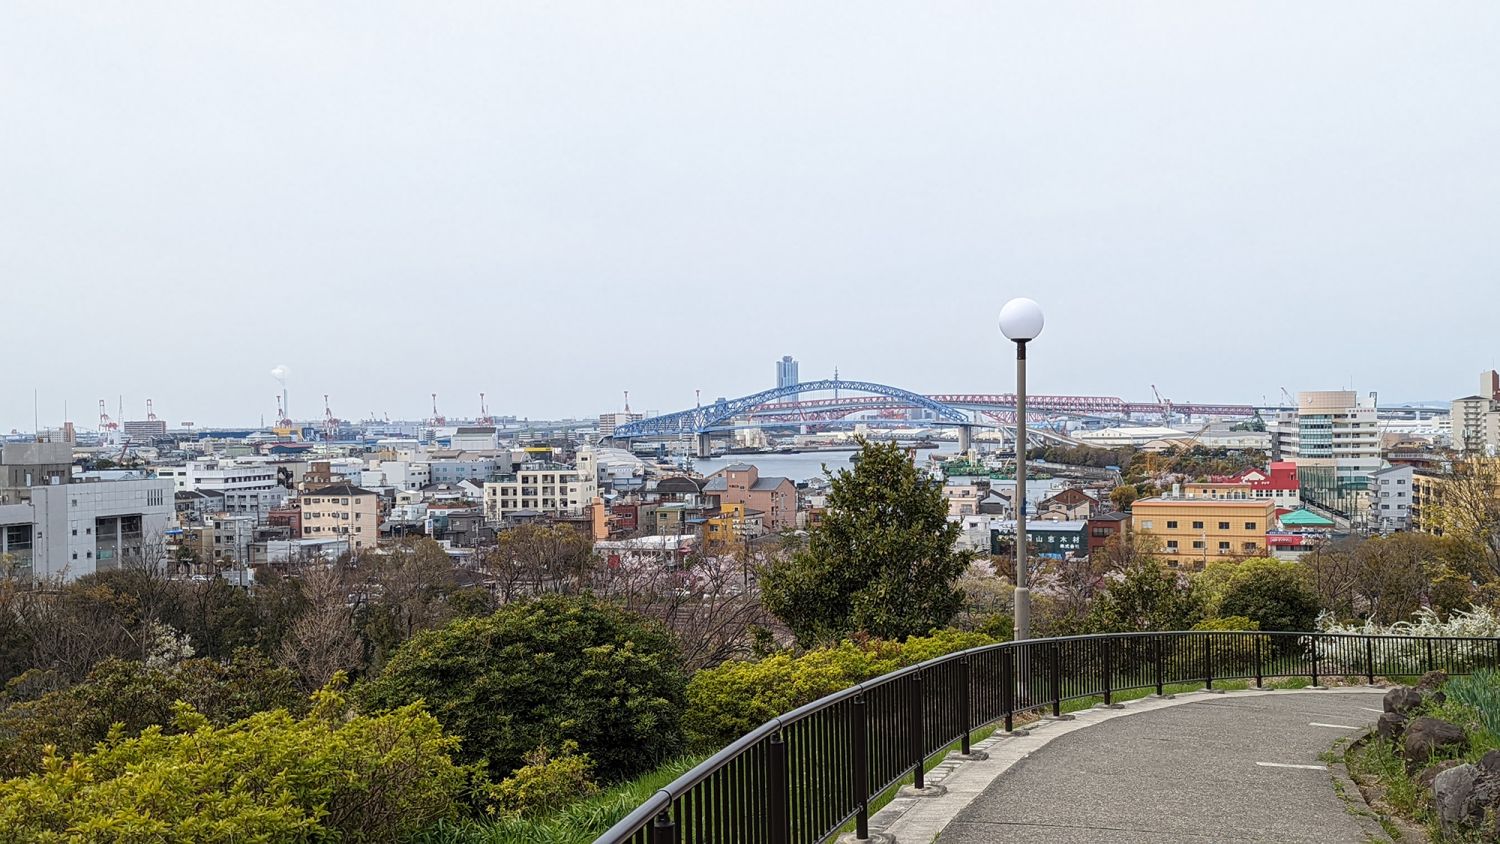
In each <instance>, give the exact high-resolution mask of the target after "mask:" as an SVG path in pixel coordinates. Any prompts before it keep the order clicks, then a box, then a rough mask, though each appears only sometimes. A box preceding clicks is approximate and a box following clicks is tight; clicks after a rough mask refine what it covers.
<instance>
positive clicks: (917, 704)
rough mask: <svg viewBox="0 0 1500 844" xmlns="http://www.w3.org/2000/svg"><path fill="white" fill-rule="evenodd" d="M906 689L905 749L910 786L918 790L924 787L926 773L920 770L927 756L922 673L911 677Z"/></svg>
mask: <svg viewBox="0 0 1500 844" xmlns="http://www.w3.org/2000/svg"><path fill="white" fill-rule="evenodd" d="M908 687H909V688H910V689H911V692H910V694H909V695H907V701H906V715H907V719H908V720H907V727H906V728H907V730H909V731H910V740H909V741H908V742H907V748H908V752H909V754H910V756H911V761H912V780H911V784H912V785H913V786H915V787H916V788H919V789H920V788H924V787H926V782H925V779H926V773H927V772H926V771H924V770H922V761H923V759H924V757H926V755H927V754H926V752H925V747H924V745H925V744H926V742H924V741H923V738H924V736H923V735H922V732H923V730H922V672H920V671H918V672H917V673H915V674H913V675H911V682H910V683H909V684H908Z"/></svg>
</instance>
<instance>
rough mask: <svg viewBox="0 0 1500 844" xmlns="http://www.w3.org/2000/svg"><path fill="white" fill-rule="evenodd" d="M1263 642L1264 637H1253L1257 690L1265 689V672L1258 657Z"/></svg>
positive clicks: (1257, 635)
mask: <svg viewBox="0 0 1500 844" xmlns="http://www.w3.org/2000/svg"><path fill="white" fill-rule="evenodd" d="M1264 640H1265V637H1264V636H1261V635H1260V634H1256V635H1255V688H1257V689H1260V688H1264V687H1265V677H1264V673H1265V672H1264V668H1263V667H1262V664H1261V657H1260V646H1261V642H1262V641H1264Z"/></svg>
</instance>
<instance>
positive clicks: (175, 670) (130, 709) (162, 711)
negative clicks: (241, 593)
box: [0, 648, 307, 776]
mask: <svg viewBox="0 0 1500 844" xmlns="http://www.w3.org/2000/svg"><path fill="white" fill-rule="evenodd" d="M178 701H184V702H186V703H188V704H189V705H191V706H192V707H193V709H194V710H195V711H197V712H199V713H201V714H202V715H203V717H204V718H206V719H207V720H208V721H209V722H210V723H212V724H216V725H224V724H228V723H230V722H232V721H237V720H239V719H241V718H246V717H248V716H250V715H252V714H254V713H256V712H260V711H263V710H268V709H276V708H281V709H287V710H289V711H291V712H293V713H299V712H302V711H304V710H305V709H306V706H307V698H306V697H304V696H303V695H302V693H301V692H299V691H298V689H297V678H296V675H294V674H293V673H292V672H290V671H288V670H287V669H285V668H281V667H278V666H276V665H273V664H272V663H271V662H270V661H269V660H267V659H266V658H265V657H264V656H262V655H261V654H260V653H259V652H258V651H253V650H250V649H248V648H244V649H241V650H239V651H236V652H235V655H234V659H233V660H230V661H228V662H219V661H218V660H212V659H188V660H184V661H182V662H178V663H175V664H171V665H164V666H158V667H153V666H148V665H146V664H144V663H141V662H131V661H127V660H120V659H109V660H105V661H104V662H101V663H99V664H98V665H97V666H95V667H94V670H93V671H91V672H89V675H88V677H87V678H86V679H85V680H84V681H83V682H81V683H79V684H77V685H75V686H70V687H68V688H66V689H61V690H59V691H55V692H48V693H46V694H43V695H41V696H40V697H38V698H36V699H35V700H20V701H16V702H14V703H11V704H10V705H9V706H6V707H5V708H4V709H3V710H0V776H20V775H22V774H28V773H32V772H34V771H37V770H39V766H40V765H41V763H42V755H43V748H45V747H47V746H49V745H51V746H52V747H53V748H54V750H55V752H56V753H57V754H58V755H60V756H69V755H71V754H73V753H81V752H83V751H86V750H89V749H91V748H92V747H93V746H94V745H96V744H98V743H99V742H101V741H103V740H104V739H105V738H106V737H107V736H108V735H109V734H110V730H111V729H112V728H113V727H115V726H116V725H118V727H119V729H120V730H121V734H122V735H136V734H138V733H140V732H141V731H142V730H144V729H145V728H146V727H149V726H152V725H158V726H161V727H162V728H163V729H164V730H165V731H166V732H172V731H173V729H174V726H173V724H174V721H175V709H174V706H175V704H176V703H177V702H178Z"/></svg>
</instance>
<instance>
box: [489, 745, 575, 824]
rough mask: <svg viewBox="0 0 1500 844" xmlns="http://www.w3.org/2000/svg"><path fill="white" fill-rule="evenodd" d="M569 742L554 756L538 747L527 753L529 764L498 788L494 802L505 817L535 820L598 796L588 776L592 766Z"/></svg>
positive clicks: (502, 782)
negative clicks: (581, 800) (577, 801)
mask: <svg viewBox="0 0 1500 844" xmlns="http://www.w3.org/2000/svg"><path fill="white" fill-rule="evenodd" d="M577 751H578V746H577V745H575V744H573V743H572V742H568V743H567V744H565V745H564V746H563V750H562V753H561V754H559V755H557V756H553V755H552V754H551V753H550V752H548V750H547V748H545V747H539V748H537V749H536V750H533V751H532V752H530V753H528V754H526V764H525V765H523V766H521V767H520V768H517V769H516V770H515V771H514V772H513V773H512V774H511V775H510V776H508V777H506V778H505V779H504V780H502V781H501V782H500V784H499V785H497V786H495V789H494V794H495V803H496V806H497V808H498V809H499V810H500V811H501V812H503V813H504V814H506V815H511V816H518V817H528V818H533V817H537V816H539V815H545V814H549V813H552V812H555V811H557V810H558V809H560V808H562V807H563V806H565V805H567V804H569V803H572V802H574V801H576V800H580V799H582V798H585V797H591V796H593V795H594V794H597V793H598V791H599V786H597V785H595V784H594V781H593V779H591V778H590V776H589V774H590V771H591V769H592V767H593V764H592V763H591V762H590V761H589V758H588V757H587V756H580V755H579V754H578V752H577Z"/></svg>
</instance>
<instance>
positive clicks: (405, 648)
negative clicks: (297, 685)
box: [360, 596, 685, 780]
mask: <svg viewBox="0 0 1500 844" xmlns="http://www.w3.org/2000/svg"><path fill="white" fill-rule="evenodd" d="M684 685H685V683H684V679H683V676H682V670H681V668H680V667H679V665H678V662H677V651H676V649H675V648H674V647H673V645H672V641H671V638H670V637H669V636H668V634H667V632H666V631H665V630H664V629H663V628H662V627H661V626H660V625H658V624H656V623H655V622H652V621H649V620H647V619H644V618H642V617H640V616H638V615H635V614H633V613H630V612H627V611H625V610H623V609H620V608H619V607H616V606H614V605H613V604H610V603H608V602H605V601H602V600H599V599H596V598H592V597H576V598H573V597H562V596H549V597H545V598H537V599H535V600H531V601H524V602H519V603H514V604H508V605H506V606H504V607H502V608H501V609H499V610H498V611H496V612H495V613H494V614H493V615H489V616H484V617H480V618H463V619H457V620H455V621H452V622H450V623H448V624H447V625H446V626H444V627H442V628H439V629H437V630H429V631H426V632H423V633H419V634H417V635H416V636H414V637H413V638H412V639H411V640H409V641H407V642H406V643H405V644H403V645H402V646H401V647H400V648H398V649H397V650H396V651H395V653H394V654H392V656H391V660H390V662H389V663H388V664H387V665H386V667H385V670H384V671H383V672H382V673H381V675H380V677H379V679H377V680H376V681H374V682H373V683H370V684H369V685H367V686H365V687H364V688H363V689H361V690H360V695H361V699H362V701H363V702H364V703H365V704H366V705H367V706H368V707H370V708H373V709H382V708H389V707H397V706H404V705H406V704H410V703H414V702H417V701H425V702H426V704H427V706H428V709H429V710H430V711H431V712H432V714H433V715H435V716H437V718H438V720H439V721H441V722H442V723H443V726H444V727H445V728H446V729H448V730H449V731H450V732H453V733H456V734H457V735H458V736H460V737H461V738H462V739H463V746H462V749H461V750H460V755H461V757H462V758H463V759H464V760H466V761H479V760H486V761H488V763H489V770H490V771H491V772H493V773H494V774H495V775H502V774H505V773H508V772H510V771H512V770H514V769H516V768H519V767H521V766H522V765H523V764H525V758H524V757H525V755H526V754H527V753H528V752H530V751H531V750H533V749H534V748H537V747H541V746H550V747H560V746H562V744H563V742H565V741H569V740H571V741H574V742H576V743H577V744H578V748H579V750H580V752H582V753H586V754H588V756H589V758H590V759H592V760H594V764H595V765H596V766H597V770H598V772H599V776H600V777H601V778H604V779H609V780H613V779H617V778H620V777H624V776H628V775H630V774H631V773H634V772H638V771H643V770H648V769H650V768H651V767H652V766H653V765H655V764H656V763H658V762H660V761H662V760H664V759H667V758H671V757H672V756H674V755H676V754H677V753H678V751H679V750H680V749H681V747H682V738H681V731H680V719H681V714H682V710H683V688H684Z"/></svg>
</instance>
